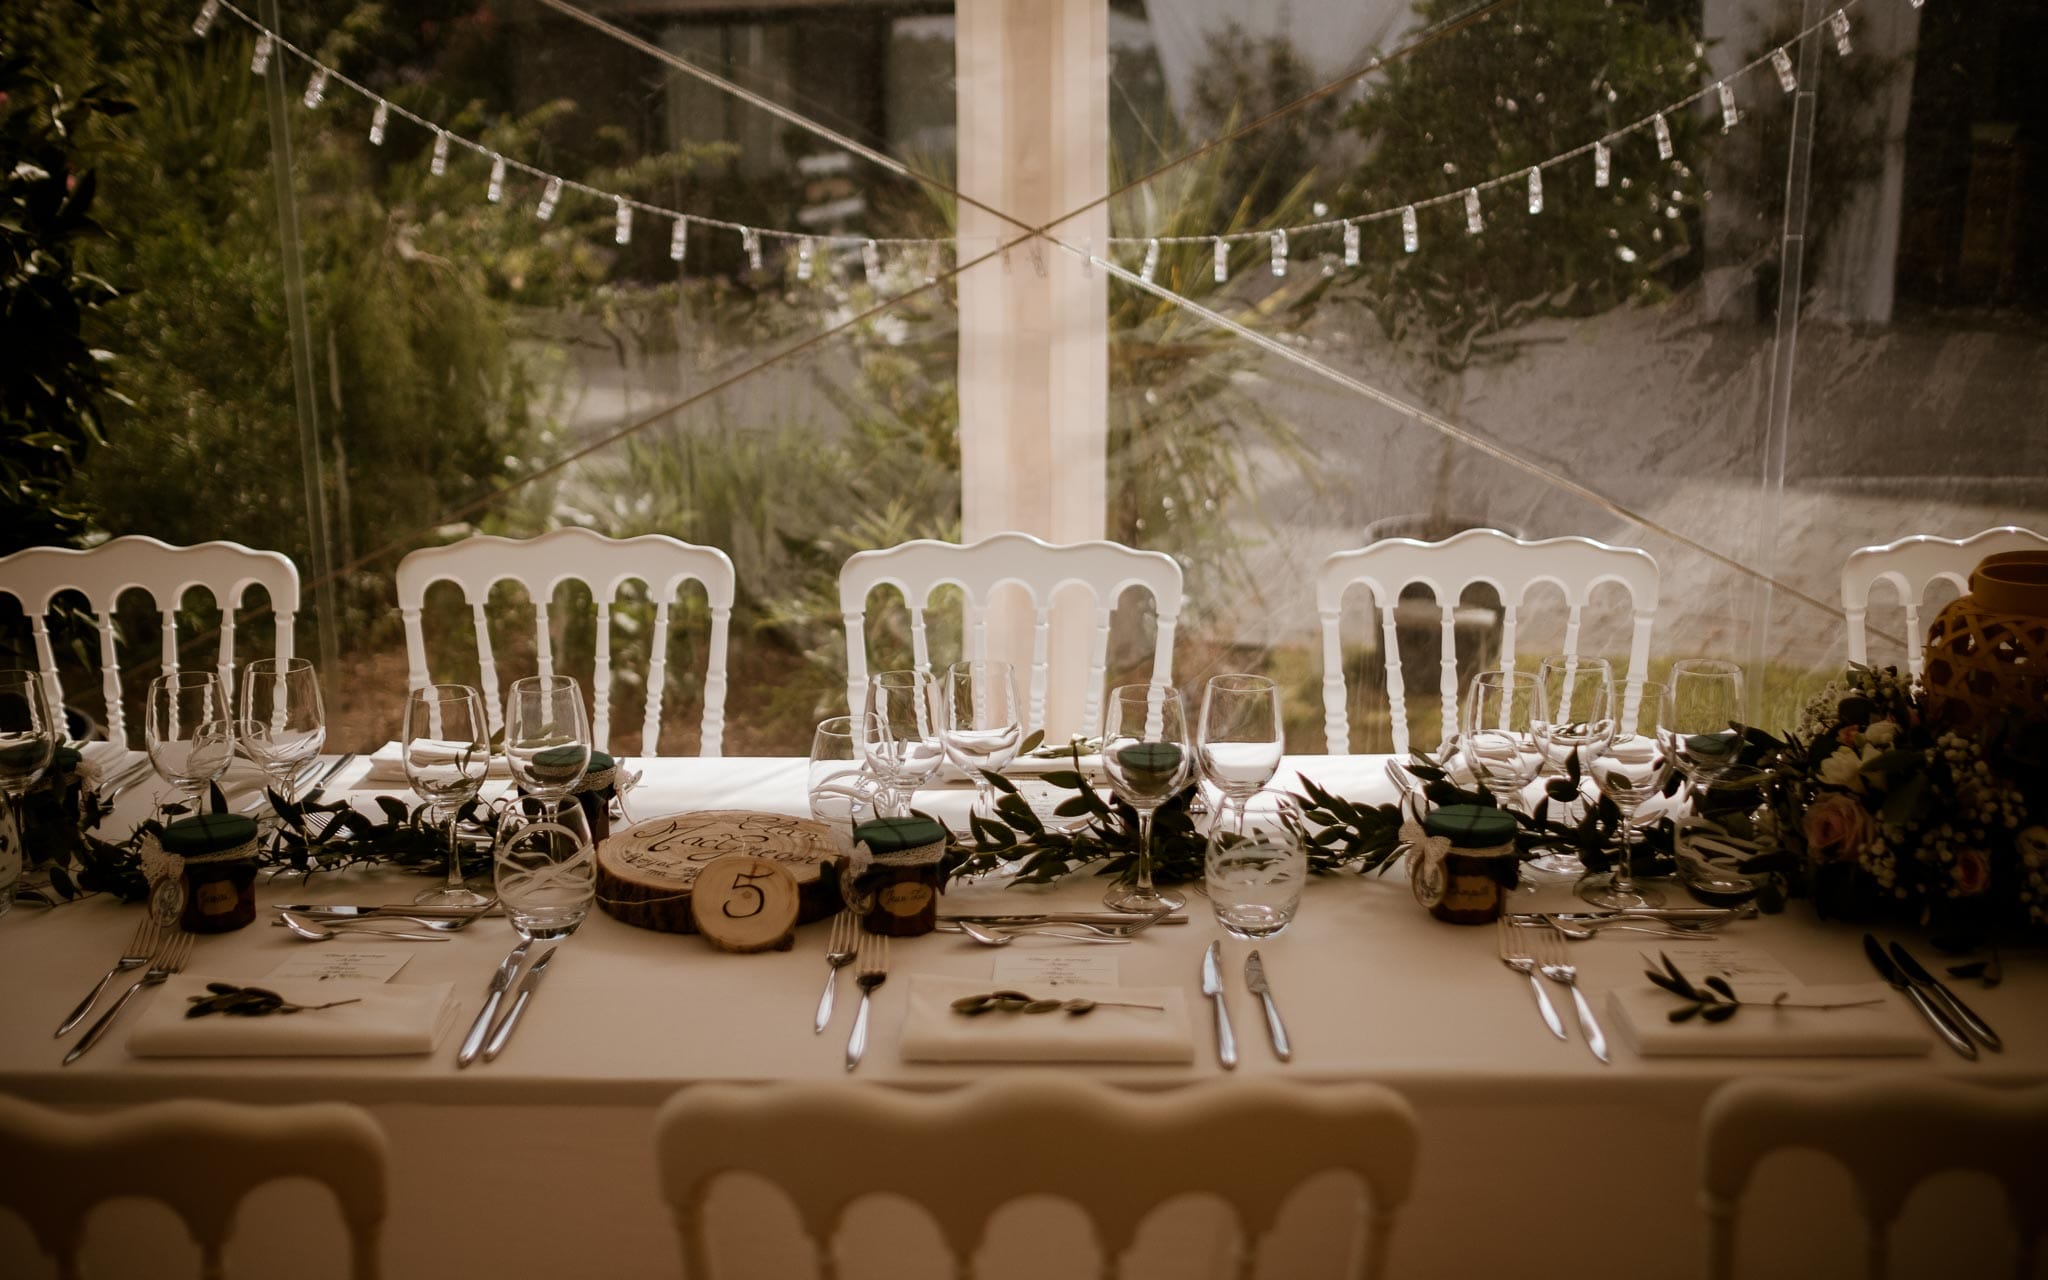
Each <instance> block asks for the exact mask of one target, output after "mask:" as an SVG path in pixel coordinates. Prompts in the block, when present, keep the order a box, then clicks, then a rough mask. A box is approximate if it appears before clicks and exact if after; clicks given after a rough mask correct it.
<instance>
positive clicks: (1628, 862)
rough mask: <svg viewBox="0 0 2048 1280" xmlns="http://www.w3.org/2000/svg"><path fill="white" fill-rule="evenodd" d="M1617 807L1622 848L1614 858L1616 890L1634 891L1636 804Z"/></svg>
mask: <svg viewBox="0 0 2048 1280" xmlns="http://www.w3.org/2000/svg"><path fill="white" fill-rule="evenodd" d="M1615 807H1616V808H1619V809H1620V810H1621V850H1620V852H1619V853H1617V854H1616V855H1615V859H1614V891H1615V892H1616V893H1634V892H1635V888H1636V880H1635V874H1634V873H1635V868H1634V863H1635V856H1634V855H1635V847H1634V846H1635V833H1636V824H1635V816H1636V806H1635V805H1633V804H1631V805H1626V806H1623V805H1617V806H1615Z"/></svg>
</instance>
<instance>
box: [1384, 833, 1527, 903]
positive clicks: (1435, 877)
mask: <svg viewBox="0 0 2048 1280" xmlns="http://www.w3.org/2000/svg"><path fill="white" fill-rule="evenodd" d="M1422 829H1423V831H1424V833H1426V834H1427V835H1429V836H1430V837H1431V838H1432V840H1433V841H1434V840H1437V839H1441V840H1447V841H1449V842H1450V848H1449V849H1448V850H1447V851H1445V853H1444V855H1443V857H1442V859H1441V860H1438V859H1436V858H1434V857H1433V856H1432V855H1431V854H1430V853H1428V852H1427V851H1425V850H1421V849H1411V850H1410V851H1409V854H1408V858H1409V879H1410V883H1411V884H1412V885H1413V887H1414V889H1415V897H1416V900H1417V901H1418V902H1420V903H1422V905H1424V906H1426V907H1428V908H1429V913H1430V914H1431V915H1433V916H1435V917H1436V918H1437V919H1439V920H1444V921H1448V922H1449V923H1451V924H1492V923H1493V922H1494V921H1495V920H1498V919H1500V915H1501V912H1502V911H1503V910H1504V909H1505V908H1506V905H1507V896H1508V894H1510V893H1512V892H1514V888H1515V881H1516V878H1517V876H1518V874H1519V872H1520V869H1521V864H1520V862H1519V860H1518V859H1517V857H1516V855H1515V816H1514V815H1513V814H1511V813H1509V812H1508V811H1507V810H1505V809H1496V808H1493V807H1491V806H1488V805H1477V804H1447V805H1442V806H1440V807H1438V808H1436V809H1434V810H1432V811H1431V812H1430V813H1429V815H1428V816H1427V817H1426V818H1424V819H1423V821H1422Z"/></svg>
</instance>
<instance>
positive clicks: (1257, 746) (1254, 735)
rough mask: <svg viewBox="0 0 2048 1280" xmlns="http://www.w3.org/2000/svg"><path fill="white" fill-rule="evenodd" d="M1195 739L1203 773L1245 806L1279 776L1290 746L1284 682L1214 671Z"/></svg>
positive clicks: (1234, 802) (1229, 797)
mask: <svg viewBox="0 0 2048 1280" xmlns="http://www.w3.org/2000/svg"><path fill="white" fill-rule="evenodd" d="M1195 743H1196V749H1197V750H1198V751H1199V752H1200V754H1201V759H1202V774H1203V776H1204V777H1206V778H1208V779H1209V781H1210V782H1211V783H1212V784H1214V785H1215V787H1216V789H1217V790H1219V791H1221V792H1222V793H1223V797H1224V799H1226V800H1228V801H1229V802H1230V803H1231V804H1232V805H1234V806H1236V807H1237V808H1238V810H1239V811H1240V812H1242V810H1243V809H1244V803H1245V800H1246V799H1247V798H1249V797H1250V796H1251V795H1253V794H1254V793H1255V792H1257V791H1258V790H1259V788H1261V787H1263V786H1265V785H1266V784H1267V783H1268V782H1271V781H1272V780H1273V775H1274V774H1275V773H1277V772H1278V771H1279V769H1280V757H1281V755H1282V754H1284V752H1285V750H1286V746H1285V741H1284V738H1283V736H1282V732H1281V728H1280V686H1279V685H1277V684H1275V683H1274V682H1273V681H1271V680H1268V679H1267V678H1266V677H1265V676H1252V675H1220V676H1210V677H1209V683H1208V686H1207V687H1206V688H1204V689H1203V690H1202V727H1201V731H1200V733H1199V735H1198V736H1197V737H1196V740H1195Z"/></svg>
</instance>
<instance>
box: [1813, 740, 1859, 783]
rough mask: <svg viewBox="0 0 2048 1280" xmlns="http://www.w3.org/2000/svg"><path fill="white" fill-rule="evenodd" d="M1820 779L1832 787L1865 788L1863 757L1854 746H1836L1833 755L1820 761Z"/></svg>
mask: <svg viewBox="0 0 2048 1280" xmlns="http://www.w3.org/2000/svg"><path fill="white" fill-rule="evenodd" d="M1820 780H1821V781H1822V782H1825V783H1827V784H1828V785H1829V786H1831V787H1847V788H1848V789H1849V790H1851V791H1861V790H1863V757H1861V756H1860V755H1858V754H1857V753H1856V748H1854V747H1836V748H1835V753H1834V754H1833V755H1831V756H1829V757H1828V758H1827V759H1825V760H1823V761H1821V762H1820Z"/></svg>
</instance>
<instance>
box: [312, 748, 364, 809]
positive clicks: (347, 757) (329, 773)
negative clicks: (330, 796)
mask: <svg viewBox="0 0 2048 1280" xmlns="http://www.w3.org/2000/svg"><path fill="white" fill-rule="evenodd" d="M355 759H356V753H355V752H353V751H350V752H347V753H345V754H343V755H338V756H336V757H335V758H334V763H333V764H331V765H329V766H327V768H326V770H325V771H323V772H322V773H321V774H320V776H319V777H317V778H314V779H312V780H311V781H309V782H307V783H304V784H302V786H304V788H305V792H304V798H305V799H307V800H317V799H319V797H320V791H321V789H322V788H324V787H325V786H326V785H327V784H328V782H329V781H330V780H332V779H333V777H334V775H335V774H337V773H340V772H341V771H342V770H343V769H346V768H348V767H349V766H350V765H351V764H354V763H355Z"/></svg>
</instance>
